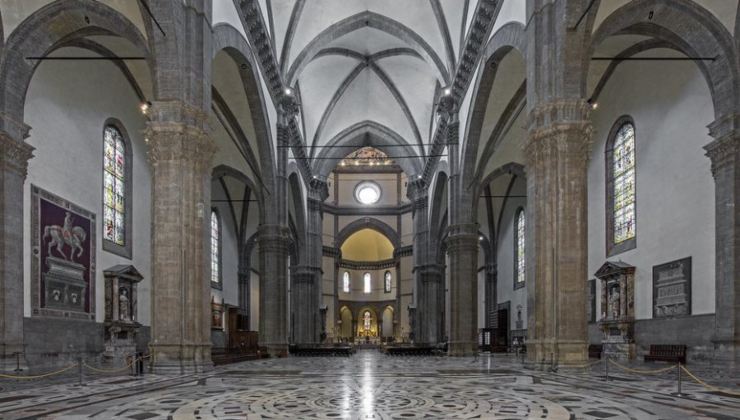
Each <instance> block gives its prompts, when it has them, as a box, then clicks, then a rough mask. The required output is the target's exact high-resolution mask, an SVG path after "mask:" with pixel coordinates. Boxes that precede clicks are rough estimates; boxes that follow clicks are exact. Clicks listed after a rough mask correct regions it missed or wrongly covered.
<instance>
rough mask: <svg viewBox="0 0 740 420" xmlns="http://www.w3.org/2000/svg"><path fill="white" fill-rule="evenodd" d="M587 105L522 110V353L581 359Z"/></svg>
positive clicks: (538, 359) (549, 359)
mask: <svg viewBox="0 0 740 420" xmlns="http://www.w3.org/2000/svg"><path fill="white" fill-rule="evenodd" d="M589 110H590V106H589V104H588V103H586V101H584V100H582V99H568V100H559V101H554V102H551V103H546V104H541V105H538V106H537V107H535V108H534V110H533V111H532V112H531V113H530V121H529V140H528V143H527V145H526V148H525V154H526V158H527V198H528V200H527V201H528V203H529V207H528V208H527V210H528V211H527V233H526V236H527V237H526V241H527V283H526V284H527V299H528V303H527V308H528V314H529V322H528V323H527V328H528V335H529V339H528V341H527V356H528V358H529V361H530V362H531V363H534V364H538V365H541V366H549V365H550V364H551V363H552V364H556V365H569V364H572V365H577V364H582V363H584V362H585V361H586V360H587V353H586V348H587V341H588V340H587V331H586V313H585V311H586V288H585V283H584V281H585V280H586V278H587V272H586V271H587V258H586V256H587V252H586V251H587V248H586V247H587V214H586V208H587V207H586V206H587V200H586V198H587V185H586V169H587V163H588V162H587V161H588V154H589V147H590V138H591V124H590V121H589Z"/></svg>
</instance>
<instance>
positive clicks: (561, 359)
mask: <svg viewBox="0 0 740 420" xmlns="http://www.w3.org/2000/svg"><path fill="white" fill-rule="evenodd" d="M586 362H588V344H587V343H586V342H585V341H580V340H529V341H527V363H526V365H527V366H530V367H532V368H535V369H536V368H543V369H550V368H558V367H562V368H568V367H574V366H581V365H583V364H585V363H586Z"/></svg>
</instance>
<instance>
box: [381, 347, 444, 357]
mask: <svg viewBox="0 0 740 420" xmlns="http://www.w3.org/2000/svg"><path fill="white" fill-rule="evenodd" d="M434 351H435V348H434V347H428V346H398V347H396V346H388V347H386V348H385V353H386V354H387V355H389V356H431V355H433V354H434Z"/></svg>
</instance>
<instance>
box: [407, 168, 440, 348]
mask: <svg viewBox="0 0 740 420" xmlns="http://www.w3.org/2000/svg"><path fill="white" fill-rule="evenodd" d="M428 191H429V188H428V186H427V185H426V183H425V182H424V180H423V179H421V178H417V179H414V180H411V181H410V182H409V185H408V189H407V196H408V198H409V199H410V200H411V203H412V213H411V217H412V220H413V226H412V231H413V234H414V236H413V243H412V247H413V261H414V266H413V268H412V270H411V271H412V273H413V275H414V302H415V307H416V315H415V317H414V322H413V324H412V325H410V327H411V328H412V332H413V336H414V342H416V343H425V344H428V343H430V341H428V340H429V339H430V337H429V335H428V332H429V327H428V323H429V322H430V321H431V319H432V317H433V314H432V313H431V312H432V311H433V310H434V309H435V308H429V305H428V303H427V296H426V294H427V291H426V286H427V284H426V282H424V279H423V275H424V270H423V269H424V267H425V266H426V265H427V264H428V262H427V261H428V242H429V206H428V200H429V194H428Z"/></svg>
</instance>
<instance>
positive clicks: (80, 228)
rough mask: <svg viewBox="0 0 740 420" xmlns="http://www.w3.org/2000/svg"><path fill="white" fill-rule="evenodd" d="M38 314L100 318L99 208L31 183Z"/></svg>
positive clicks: (33, 287)
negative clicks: (81, 204) (96, 210)
mask: <svg viewBox="0 0 740 420" xmlns="http://www.w3.org/2000/svg"><path fill="white" fill-rule="evenodd" d="M31 203H32V208H31V255H32V258H31V277H32V279H33V280H32V283H31V301H32V308H33V309H32V314H33V315H34V316H55V317H64V318H70V319H83V320H94V319H95V214H94V213H93V212H90V211H87V210H85V209H83V208H81V207H79V206H77V205H75V204H73V203H70V202H69V201H67V200H65V199H63V198H61V197H58V196H56V195H54V194H52V193H50V192H47V191H44V190H42V189H41V188H39V187H37V186H35V185H32V186H31Z"/></svg>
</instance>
